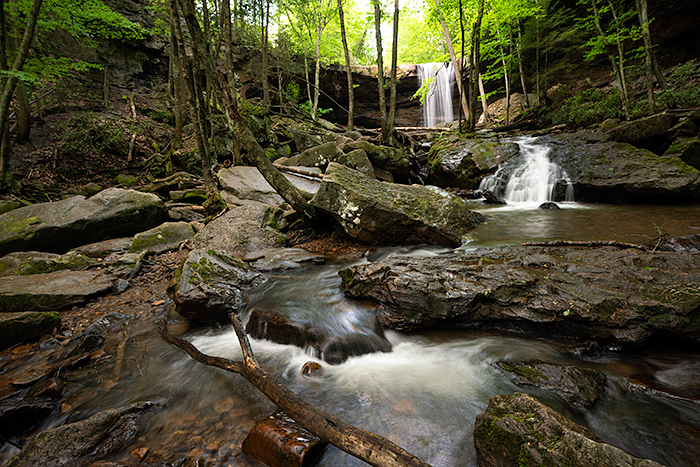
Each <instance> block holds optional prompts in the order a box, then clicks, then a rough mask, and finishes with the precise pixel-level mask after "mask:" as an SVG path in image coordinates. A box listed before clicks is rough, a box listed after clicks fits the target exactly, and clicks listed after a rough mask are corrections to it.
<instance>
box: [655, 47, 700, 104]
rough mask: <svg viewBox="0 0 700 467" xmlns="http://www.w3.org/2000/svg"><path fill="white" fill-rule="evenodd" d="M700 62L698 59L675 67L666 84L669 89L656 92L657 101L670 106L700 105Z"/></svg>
mask: <svg viewBox="0 0 700 467" xmlns="http://www.w3.org/2000/svg"><path fill="white" fill-rule="evenodd" d="M699 76H700V63H699V62H698V60H697V59H695V60H690V61H688V62H685V63H681V64H680V65H678V66H676V68H674V69H673V71H672V72H671V74H670V75H669V77H668V78H667V82H666V84H667V85H668V89H665V90H662V91H658V92H657V93H656V99H657V102H658V103H659V104H661V105H663V106H664V107H668V108H672V109H673V108H688V107H696V106H699V105H700V86H698V84H697V81H696V80H697V78H698V77H699Z"/></svg>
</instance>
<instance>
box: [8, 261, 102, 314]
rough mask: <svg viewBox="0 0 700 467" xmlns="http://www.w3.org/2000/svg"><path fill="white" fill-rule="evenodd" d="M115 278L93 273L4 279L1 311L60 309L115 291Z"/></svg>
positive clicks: (20, 276) (18, 276)
mask: <svg viewBox="0 0 700 467" xmlns="http://www.w3.org/2000/svg"><path fill="white" fill-rule="evenodd" d="M114 281H115V277H114V276H113V275H111V274H106V273H102V272H93V271H70V270H64V271H56V272H51V273H47V274H31V275H17V276H9V277H0V311H27V310H36V311H43V310H60V309H62V308H66V307H68V306H71V305H76V304H79V303H83V302H84V301H86V300H88V299H90V298H93V297H95V296H98V295H102V294H105V293H107V292H109V291H110V290H111V289H112V285H113V284H114Z"/></svg>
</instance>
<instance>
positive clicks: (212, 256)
mask: <svg viewBox="0 0 700 467" xmlns="http://www.w3.org/2000/svg"><path fill="white" fill-rule="evenodd" d="M266 280H267V279H266V278H265V276H263V275H262V274H260V273H259V272H257V271H255V270H253V269H251V268H250V266H248V265H247V264H246V263H244V262H243V261H241V260H240V259H238V258H236V257H233V256H231V255H228V254H226V253H224V252H222V251H217V250H214V249H207V250H204V249H201V250H193V251H191V252H190V253H189V254H188V255H187V258H186V259H185V261H183V263H182V265H181V266H180V268H179V269H178V270H177V272H176V273H175V276H174V277H173V280H172V281H171V283H170V286H169V287H168V294H169V295H170V297H172V299H173V300H174V302H175V305H176V309H177V312H178V313H180V314H181V315H182V316H184V317H185V318H187V319H189V320H192V321H196V322H204V323H207V322H208V323H211V322H216V321H226V320H227V319H228V314H229V313H236V312H239V311H241V310H242V309H243V307H244V306H245V296H246V294H247V293H248V292H250V291H251V290H254V289H255V288H257V287H259V286H260V285H262V284H263V283H265V281H266Z"/></svg>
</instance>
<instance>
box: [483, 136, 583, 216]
mask: <svg viewBox="0 0 700 467" xmlns="http://www.w3.org/2000/svg"><path fill="white" fill-rule="evenodd" d="M516 143H518V146H520V154H521V156H522V160H521V162H520V164H519V165H517V166H515V167H512V165H511V164H505V165H503V166H502V167H500V168H499V169H498V171H497V172H496V173H495V174H493V175H490V176H488V177H486V178H485V179H483V180H482V181H481V185H480V186H479V189H481V190H482V191H483V190H489V191H492V192H494V193H495V194H496V195H497V196H498V197H501V198H503V199H505V201H506V202H507V203H509V204H512V203H538V204H539V203H544V202H546V201H555V200H556V201H558V200H563V201H573V200H574V189H573V185H572V184H571V180H570V179H569V176H568V174H567V173H566V171H565V170H563V169H561V168H559V166H557V164H555V163H554V162H551V161H550V160H549V157H547V156H548V154H549V151H550V148H548V147H547V146H544V145H541V144H537V143H535V138H531V137H528V138H521V139H518V140H517V141H516Z"/></svg>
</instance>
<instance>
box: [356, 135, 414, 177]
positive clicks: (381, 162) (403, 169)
mask: <svg viewBox="0 0 700 467" xmlns="http://www.w3.org/2000/svg"><path fill="white" fill-rule="evenodd" d="M342 149H343V151H344V152H345V153H346V154H347V153H350V152H351V151H354V150H356V149H362V150H363V151H364V152H365V154H367V157H368V158H369V161H370V162H371V164H372V167H376V168H379V169H382V170H386V171H389V172H391V174H392V176H393V177H394V179H395V180H396V181H397V182H401V183H404V182H407V181H408V178H409V175H410V172H411V161H410V160H409V158H408V156H407V155H406V153H405V152H404V151H403V150H401V149H398V148H393V147H390V146H378V145H374V144H372V143H370V142H369V141H363V140H359V141H353V142H351V143H348V144H346V145H344V146H343V148H342Z"/></svg>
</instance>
